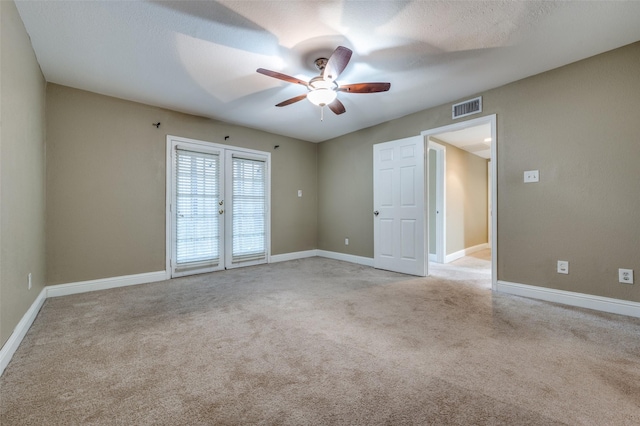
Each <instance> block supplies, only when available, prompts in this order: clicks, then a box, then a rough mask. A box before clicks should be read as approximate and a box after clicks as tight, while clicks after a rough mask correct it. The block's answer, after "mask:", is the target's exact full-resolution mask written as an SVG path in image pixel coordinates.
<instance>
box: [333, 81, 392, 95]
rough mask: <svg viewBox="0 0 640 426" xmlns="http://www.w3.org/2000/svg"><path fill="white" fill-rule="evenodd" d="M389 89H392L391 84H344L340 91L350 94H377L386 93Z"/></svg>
mask: <svg viewBox="0 0 640 426" xmlns="http://www.w3.org/2000/svg"><path fill="white" fill-rule="evenodd" d="M389 88H391V83H355V84H343V85H342V86H340V87H339V88H338V90H339V91H341V92H348V93H377V92H386V91H387V90H389Z"/></svg>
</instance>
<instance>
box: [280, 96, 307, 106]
mask: <svg viewBox="0 0 640 426" xmlns="http://www.w3.org/2000/svg"><path fill="white" fill-rule="evenodd" d="M306 97H307V94H306V93H305V94H302V95H300V96H296V97H295V98H291V99H287V100H286V101H282V102H280V103H279V104H278V105H276V106H277V107H283V106H287V105H291V104H294V103H296V102H298V101H301V100H303V99H304V98H306Z"/></svg>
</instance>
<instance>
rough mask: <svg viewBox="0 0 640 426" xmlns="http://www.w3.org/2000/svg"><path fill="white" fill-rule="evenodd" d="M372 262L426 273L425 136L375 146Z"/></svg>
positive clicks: (379, 266) (394, 269) (402, 270)
mask: <svg viewBox="0 0 640 426" xmlns="http://www.w3.org/2000/svg"><path fill="white" fill-rule="evenodd" d="M373 207H374V226H373V229H374V232H373V233H374V256H373V265H374V267H376V268H379V269H386V270H389V271H394V272H401V273H404V274H410V275H418V276H421V277H424V276H426V275H427V261H426V252H427V250H426V247H427V241H428V239H427V228H426V215H427V208H426V202H425V154H424V139H423V137H422V136H414V137H411V138H406V139H400V140H396V141H391V142H386V143H381V144H376V145H374V146H373Z"/></svg>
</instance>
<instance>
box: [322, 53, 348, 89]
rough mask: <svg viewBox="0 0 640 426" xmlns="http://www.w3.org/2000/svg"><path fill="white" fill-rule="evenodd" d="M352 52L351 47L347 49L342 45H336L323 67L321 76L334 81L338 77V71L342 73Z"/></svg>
mask: <svg viewBox="0 0 640 426" xmlns="http://www.w3.org/2000/svg"><path fill="white" fill-rule="evenodd" d="M352 53H353V52H352V51H351V49H347V48H346V47H344V46H338V48H337V49H336V50H334V51H333V53H332V54H331V57H330V58H329V60H328V61H327V66H326V67H325V68H324V72H323V73H322V78H324V79H325V80H329V81H334V80H335V79H336V78H338V76H339V75H340V73H342V71H344V69H345V68H346V67H347V65H348V64H349V60H350V59H351V54H352Z"/></svg>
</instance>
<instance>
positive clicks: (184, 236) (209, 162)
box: [175, 149, 221, 267]
mask: <svg viewBox="0 0 640 426" xmlns="http://www.w3.org/2000/svg"><path fill="white" fill-rule="evenodd" d="M175 158H176V160H175V161H176V165H175V170H176V172H175V176H176V187H175V197H176V200H175V214H176V263H177V264H178V265H182V266H183V267H184V266H185V265H186V266H187V267H188V266H189V265H193V264H199V265H201V264H210V265H216V264H218V263H219V261H220V228H221V227H220V217H219V216H220V214H219V213H218V208H219V204H218V203H219V201H220V156H219V155H217V154H211V153H204V152H193V151H186V150H181V149H176V156H175Z"/></svg>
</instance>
